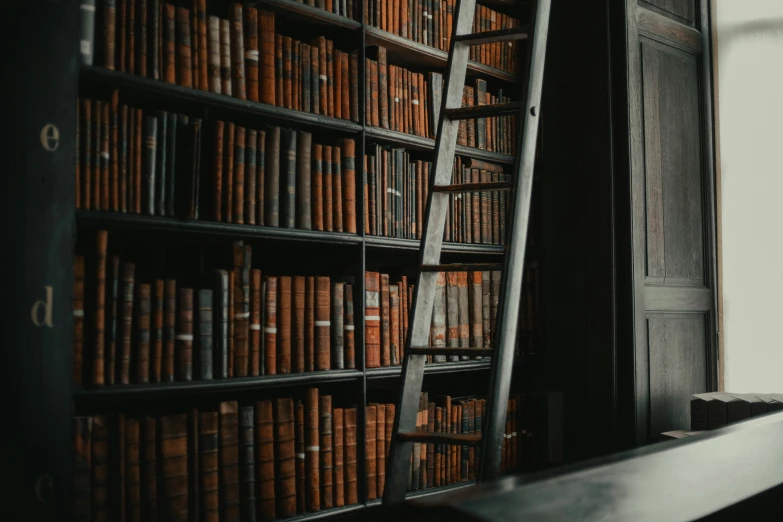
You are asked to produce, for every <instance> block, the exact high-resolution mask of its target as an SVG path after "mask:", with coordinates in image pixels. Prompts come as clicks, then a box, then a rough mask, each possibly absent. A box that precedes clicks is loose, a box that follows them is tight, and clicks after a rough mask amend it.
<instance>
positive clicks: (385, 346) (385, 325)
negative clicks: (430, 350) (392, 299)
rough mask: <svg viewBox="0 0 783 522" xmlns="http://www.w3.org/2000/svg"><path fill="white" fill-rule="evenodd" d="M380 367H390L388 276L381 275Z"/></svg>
mask: <svg viewBox="0 0 783 522" xmlns="http://www.w3.org/2000/svg"><path fill="white" fill-rule="evenodd" d="M380 304H381V366H389V365H391V329H390V325H391V320H390V317H389V274H381V303H380Z"/></svg>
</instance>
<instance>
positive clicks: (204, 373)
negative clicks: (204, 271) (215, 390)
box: [197, 289, 214, 380]
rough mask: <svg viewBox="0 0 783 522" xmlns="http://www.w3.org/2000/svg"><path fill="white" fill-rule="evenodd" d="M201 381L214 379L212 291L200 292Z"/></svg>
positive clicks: (199, 367)
mask: <svg viewBox="0 0 783 522" xmlns="http://www.w3.org/2000/svg"><path fill="white" fill-rule="evenodd" d="M197 296H198V351H199V365H198V369H199V375H198V376H199V379H207V380H209V379H212V367H213V362H212V352H213V348H214V346H213V344H214V342H213V336H212V290H208V289H207V290H199V291H198V294H197Z"/></svg>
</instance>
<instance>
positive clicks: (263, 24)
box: [258, 10, 275, 105]
mask: <svg viewBox="0 0 783 522" xmlns="http://www.w3.org/2000/svg"><path fill="white" fill-rule="evenodd" d="M258 33H259V34H258V40H259V50H260V52H261V64H260V67H261V80H260V81H261V89H260V91H261V92H260V96H259V101H261V102H262V103H268V104H269V105H274V104H275V15H274V13H271V12H269V11H263V10H260V11H258Z"/></svg>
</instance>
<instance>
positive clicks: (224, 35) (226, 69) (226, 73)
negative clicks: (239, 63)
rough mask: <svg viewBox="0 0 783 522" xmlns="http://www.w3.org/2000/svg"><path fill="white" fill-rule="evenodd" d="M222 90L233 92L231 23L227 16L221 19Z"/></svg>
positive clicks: (229, 94) (226, 93)
mask: <svg viewBox="0 0 783 522" xmlns="http://www.w3.org/2000/svg"><path fill="white" fill-rule="evenodd" d="M219 25H220V92H221V93H222V94H225V95H227V96H231V94H232V82H231V24H230V23H229V21H228V20H226V19H225V18H221V19H220V24H219Z"/></svg>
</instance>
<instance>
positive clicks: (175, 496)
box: [158, 415, 189, 522]
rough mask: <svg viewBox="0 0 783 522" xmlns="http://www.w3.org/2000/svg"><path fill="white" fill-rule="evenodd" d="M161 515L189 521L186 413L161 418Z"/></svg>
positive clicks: (165, 518) (166, 517) (167, 518)
mask: <svg viewBox="0 0 783 522" xmlns="http://www.w3.org/2000/svg"><path fill="white" fill-rule="evenodd" d="M158 425H159V427H160V434H159V436H158V440H159V441H160V469H161V473H160V476H161V498H160V505H161V515H162V518H163V519H164V520H172V521H176V522H188V501H189V500H188V423H187V415H167V416H163V417H161V418H160V420H159V423H158Z"/></svg>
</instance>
